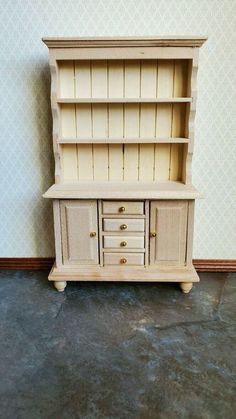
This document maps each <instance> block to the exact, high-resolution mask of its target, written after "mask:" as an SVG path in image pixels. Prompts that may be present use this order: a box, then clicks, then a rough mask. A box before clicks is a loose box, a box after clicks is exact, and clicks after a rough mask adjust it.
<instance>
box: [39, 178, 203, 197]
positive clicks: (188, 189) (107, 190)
mask: <svg viewBox="0 0 236 419" xmlns="http://www.w3.org/2000/svg"><path fill="white" fill-rule="evenodd" d="M43 197H44V198H54V199H195V198H199V197H200V194H199V192H198V191H197V190H196V188H195V187H194V186H193V185H191V184H190V185H185V184H184V183H182V182H172V181H167V182H125V181H124V182H109V181H105V182H95V181H90V182H85V181H84V182H82V181H80V182H74V183H60V184H59V183H58V184H54V185H52V186H51V187H50V188H49V189H48V190H47V192H45V194H44V195H43Z"/></svg>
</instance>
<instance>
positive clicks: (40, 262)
mask: <svg viewBox="0 0 236 419" xmlns="http://www.w3.org/2000/svg"><path fill="white" fill-rule="evenodd" d="M54 260H55V259H54V258H0V269H22V270H23V269H26V270H29V271H30V270H32V271H37V270H39V269H51V267H52V265H53V263H54Z"/></svg>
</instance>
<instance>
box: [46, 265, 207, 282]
mask: <svg viewBox="0 0 236 419" xmlns="http://www.w3.org/2000/svg"><path fill="white" fill-rule="evenodd" d="M48 279H49V281H115V282H119V281H121V282H127V281H133V282H199V276H198V274H197V272H196V271H195V269H194V267H193V266H192V265H191V266H188V267H171V268H160V267H158V268H157V267H156V266H155V267H151V266H149V267H133V266H132V267H123V266H122V267H117V266H92V265H90V266H82V265H79V266H77V267H74V266H73V267H72V266H71V267H68V266H67V267H64V266H62V267H58V268H57V267H56V266H55V265H54V266H53V268H52V270H51V272H50V274H49V277H48Z"/></svg>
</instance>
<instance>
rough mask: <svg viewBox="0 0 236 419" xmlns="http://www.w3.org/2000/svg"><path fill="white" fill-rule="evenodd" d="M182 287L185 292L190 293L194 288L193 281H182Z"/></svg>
mask: <svg viewBox="0 0 236 419" xmlns="http://www.w3.org/2000/svg"><path fill="white" fill-rule="evenodd" d="M180 288H181V290H182V292H183V293H184V294H188V293H189V292H190V291H191V289H192V288H193V283H192V282H180Z"/></svg>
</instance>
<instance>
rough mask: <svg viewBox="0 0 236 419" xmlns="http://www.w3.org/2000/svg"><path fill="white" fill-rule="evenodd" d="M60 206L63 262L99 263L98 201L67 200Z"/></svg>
mask: <svg viewBox="0 0 236 419" xmlns="http://www.w3.org/2000/svg"><path fill="white" fill-rule="evenodd" d="M60 206H61V232H62V254H63V263H64V264H65V265H68V264H71V265H96V264H98V225H97V201H83V200H66V201H61V202H60ZM91 233H96V235H95V234H92V235H91V236H92V237H91V236H90V234H91Z"/></svg>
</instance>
